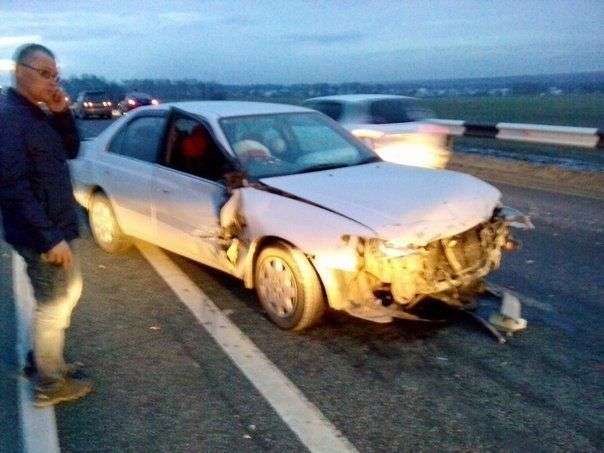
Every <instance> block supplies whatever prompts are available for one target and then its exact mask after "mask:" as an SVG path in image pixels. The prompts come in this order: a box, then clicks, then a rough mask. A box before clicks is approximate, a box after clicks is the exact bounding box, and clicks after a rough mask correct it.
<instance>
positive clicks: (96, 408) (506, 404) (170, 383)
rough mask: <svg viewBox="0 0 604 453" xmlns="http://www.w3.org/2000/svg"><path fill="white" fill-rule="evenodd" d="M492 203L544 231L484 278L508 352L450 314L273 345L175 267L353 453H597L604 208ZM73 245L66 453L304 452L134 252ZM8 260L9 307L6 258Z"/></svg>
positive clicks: (6, 340)
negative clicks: (496, 300)
mask: <svg viewBox="0 0 604 453" xmlns="http://www.w3.org/2000/svg"><path fill="white" fill-rule="evenodd" d="M102 123H105V125H106V124H107V122H101V121H98V122H97V121H94V122H93V121H88V122H86V123H85V126H84V127H85V130H86V133H90V134H95V133H96V132H97V131H98V130H99V129H100V128H102V127H104V124H102ZM499 188H500V189H501V190H502V192H503V193H504V201H505V202H506V204H508V205H510V206H514V207H516V208H518V209H521V210H523V211H525V212H527V213H528V214H530V215H531V217H532V220H533V222H534V223H535V226H536V230H534V231H531V232H526V233H522V234H519V235H518V236H519V238H520V239H521V240H522V241H523V243H524V246H523V248H522V249H521V250H520V251H519V252H516V253H514V254H509V255H507V256H506V259H505V262H504V264H503V266H502V269H501V270H500V271H498V272H497V273H495V274H494V275H493V276H492V277H491V278H490V281H491V282H493V283H496V284H498V285H500V286H504V287H506V288H509V289H511V290H513V291H515V292H517V293H520V294H521V295H522V296H523V298H524V299H525V300H526V304H525V306H524V311H523V315H524V317H525V318H526V319H527V320H528V323H529V328H528V330H527V331H526V332H524V333H522V334H519V335H516V336H515V337H513V338H512V339H511V340H510V341H509V342H508V343H507V344H505V345H498V344H497V343H495V342H494V341H493V339H492V338H491V337H490V336H489V335H488V334H487V333H486V332H485V331H484V330H483V329H482V328H481V327H480V326H479V325H478V324H477V323H475V322H474V321H472V320H471V319H469V318H465V317H460V316H458V315H457V316H456V315H453V314H446V313H441V314H442V315H447V322H445V323H442V324H429V325H427V324H423V323H414V322H405V321H398V322H394V323H392V324H389V325H376V324H371V323H368V322H364V321H361V320H357V319H354V318H350V317H348V316H344V315H339V314H335V313H332V314H330V315H329V316H328V317H327V319H326V320H325V322H324V323H322V324H321V325H320V326H318V327H317V328H314V329H312V330H311V331H308V332H306V333H304V334H293V333H288V332H283V331H281V330H279V329H277V328H276V327H275V326H274V325H273V324H272V323H270V322H269V321H268V320H267V318H266V317H265V315H264V314H263V313H262V311H261V309H260V307H259V305H258V303H257V302H256V299H255V297H254V294H253V293H252V292H250V291H248V290H245V289H243V288H242V287H241V286H240V285H239V283H238V281H236V280H234V279H232V278H229V277H227V276H224V275H222V274H220V273H218V272H215V271H212V270H209V269H207V268H204V267H203V266H200V265H198V264H196V263H193V262H191V261H189V260H186V259H183V258H180V257H177V256H174V255H170V257H171V258H172V259H173V260H174V262H175V263H176V264H177V265H178V267H179V268H180V269H181V270H182V271H184V272H185V273H186V274H187V275H188V277H189V278H190V279H191V280H193V281H194V282H195V283H196V285H198V286H199V287H200V288H202V289H203V291H204V292H205V293H206V294H207V295H208V296H209V297H210V298H211V299H212V300H213V301H214V302H215V303H216V304H217V305H218V306H219V307H220V308H221V310H222V311H223V312H224V313H226V314H228V316H229V318H230V319H231V320H232V321H233V322H234V323H235V324H236V325H237V326H238V328H239V329H241V330H242V331H243V332H244V333H245V335H247V336H248V337H249V338H250V339H251V340H252V341H253V342H254V343H255V344H256V346H258V348H260V350H262V351H263V352H264V354H266V356H267V357H268V358H269V359H270V360H271V361H272V362H273V363H274V364H275V365H276V366H277V367H278V368H279V369H280V370H281V371H282V372H283V373H284V374H285V375H286V376H287V377H288V378H289V379H290V380H291V381H292V382H293V383H294V385H295V386H296V387H298V389H300V391H301V392H302V393H303V394H304V395H305V396H306V397H307V398H308V399H309V400H310V401H311V402H312V403H314V405H315V406H317V407H318V409H320V411H321V412H322V413H323V415H325V417H326V418H327V419H328V420H330V421H331V422H332V423H333V424H334V425H335V426H336V427H337V428H338V429H339V430H340V431H341V432H342V433H343V434H344V436H346V437H347V438H348V440H349V441H350V442H352V444H353V445H354V446H355V447H356V448H357V449H358V450H359V451H367V452H374V451H375V452H378V451H417V450H420V451H495V450H497V451H501V450H503V451H552V450H558V451H560V450H562V451H602V450H603V449H604V431H603V428H602V427H603V426H604V411H603V409H604V392H603V390H604V386H603V385H602V378H603V374H604V347H603V346H604V342H603V335H602V328H601V320H602V319H603V314H604V310H603V306H604V279H603V278H602V275H603V272H604V266H603V264H602V256H604V239H603V238H604V235H603V232H604V231H603V230H604V209H603V208H604V203H602V202H601V201H596V200H591V199H588V198H578V197H572V196H566V195H557V194H553V193H549V192H542V191H537V190H528V189H519V188H515V187H512V186H506V185H499ZM83 233H84V235H83V237H82V239H81V240H79V242H78V245H77V250H78V253H79V255H80V257H81V260H82V263H83V272H84V276H85V291H84V294H83V297H82V300H81V302H80V304H79V306H78V308H77V310H76V312H75V314H74V318H73V322H72V328H71V330H70V334H69V338H68V356H70V357H72V358H77V359H79V360H82V361H83V362H84V363H85V364H86V367H87V372H88V374H89V376H90V377H91V378H92V379H93V381H94V383H95V387H96V392H95V393H94V394H93V395H91V396H89V397H87V398H86V399H84V400H82V401H81V402H78V403H75V404H70V405H64V406H59V407H58V408H57V409H56V417H57V426H58V433H59V440H60V444H61V447H62V450H63V451H65V452H80V451H99V452H100V451H170V452H180V451H183V452H184V451H228V450H231V451H304V450H305V448H304V446H303V445H302V444H301V443H300V441H299V440H298V439H297V438H296V436H295V435H294V434H293V433H292V432H291V430H290V429H289V428H288V426H287V425H286V424H285V423H284V422H283V421H282V420H281V419H280V417H279V416H278V415H277V414H276V413H275V411H274V410H273V409H272V408H271V407H270V405H269V404H268V403H267V402H266V401H265V400H264V398H263V397H262V396H261V395H260V394H259V393H258V391H257V390H256V389H255V388H254V387H253V386H252V385H251V384H250V383H249V381H248V380H247V379H246V377H245V376H244V375H243V374H242V373H241V372H240V371H239V369H238V368H237V367H236V366H234V365H233V363H232V362H231V361H230V360H229V359H228V357H227V356H226V355H225V353H224V352H223V351H222V350H221V349H220V348H219V347H218V346H217V345H216V343H215V342H214V340H212V338H211V337H210V336H209V335H208V333H207V332H206V331H205V330H204V328H203V326H201V325H199V324H198V322H197V321H196V320H195V318H194V317H193V316H192V315H191V313H190V312H189V311H188V310H187V309H186V308H185V307H184V305H183V304H182V303H181V302H180V301H179V300H178V299H177V298H176V296H175V295H174V293H173V292H172V291H171V290H170V288H169V287H168V285H167V284H166V282H165V281H163V280H162V279H161V278H160V277H159V276H158V275H157V274H156V273H155V271H154V270H153V269H152V268H151V267H150V265H149V264H148V263H147V261H146V260H145V259H144V258H143V257H142V256H141V254H140V253H139V252H137V251H136V249H132V250H131V251H129V252H127V253H126V254H123V255H118V256H112V255H108V254H106V253H104V252H102V251H101V250H100V249H99V248H98V247H96V246H95V245H94V243H93V242H92V240H91V239H90V235H89V233H88V230H87V229H86V226H85V222H83ZM0 259H1V260H2V261H1V263H2V268H1V271H0V278H2V286H0V296H1V297H2V300H3V301H9V300H10V298H11V292H10V286H11V285H10V271H9V270H8V267H9V266H10V262H9V255H8V252H7V249H6V248H5V247H4V246H3V247H2V249H1V250H0ZM11 305H12V304H10V303H8V304H7V303H3V304H1V305H0V310H2V311H1V313H0V317H1V319H0V328H1V330H0V341H2V351H4V352H3V355H2V369H1V370H2V377H1V378H0V390H1V391H2V395H3V398H2V411H1V412H0V426H2V427H3V430H2V437H1V438H0V451H18V449H19V445H20V442H21V440H20V439H19V436H18V435H16V434H14V430H12V429H10V426H11V420H13V419H14V417H15V414H16V410H17V409H16V408H15V404H16V398H15V396H14V391H13V385H12V382H13V381H14V379H13V378H11V376H14V369H13V368H14V363H15V360H14V354H11V353H10V350H11V348H12V346H10V343H11V341H14V332H13V330H12V328H11V325H12V323H11V320H10V319H11V318H10V317H11V316H12V315H13V310H12V308H11ZM489 305H490V304H489V303H488V301H485V306H484V308H483V310H484V311H485V312H486V311H487V309H488V308H489ZM491 305H492V304H491ZM11 433H12V434H11Z"/></svg>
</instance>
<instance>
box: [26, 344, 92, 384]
mask: <svg viewBox="0 0 604 453" xmlns="http://www.w3.org/2000/svg"><path fill="white" fill-rule="evenodd" d="M83 369H84V364H83V363H82V362H72V363H66V364H65V368H64V369H63V376H65V377H69V378H73V379H82V378H84V377H85V375H84V371H83ZM37 373H38V367H37V366H36V361H35V359H34V353H33V351H29V352H28V353H27V357H26V358H25V366H24V367H23V374H24V375H25V377H27V378H30V379H31V378H33V377H35V376H36V374H37Z"/></svg>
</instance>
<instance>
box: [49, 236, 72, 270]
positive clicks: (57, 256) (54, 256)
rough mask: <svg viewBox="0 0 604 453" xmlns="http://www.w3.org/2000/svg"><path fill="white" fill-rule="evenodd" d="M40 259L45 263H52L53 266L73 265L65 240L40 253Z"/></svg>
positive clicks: (65, 266)
mask: <svg viewBox="0 0 604 453" xmlns="http://www.w3.org/2000/svg"><path fill="white" fill-rule="evenodd" d="M42 259H43V260H45V261H46V262H47V263H50V264H54V265H55V266H63V267H64V268H69V267H71V266H72V265H73V255H72V253H71V249H70V248H69V244H68V243H67V242H65V241H61V242H59V243H58V244H57V245H55V246H54V247H53V248H51V249H50V250H49V251H48V252H46V253H43V254H42Z"/></svg>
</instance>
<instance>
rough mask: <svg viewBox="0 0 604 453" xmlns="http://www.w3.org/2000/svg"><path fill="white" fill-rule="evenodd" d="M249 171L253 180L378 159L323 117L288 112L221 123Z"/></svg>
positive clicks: (227, 120)
mask: <svg viewBox="0 0 604 453" xmlns="http://www.w3.org/2000/svg"><path fill="white" fill-rule="evenodd" d="M220 125H221V127H222V130H223V131H224V134H225V136H226V138H227V140H228V142H229V144H230V146H231V148H232V149H233V151H234V152H235V154H236V156H237V158H238V160H239V162H240V163H241V165H242V167H243V168H244V170H245V171H246V173H247V174H248V175H249V176H251V177H253V178H263V177H268V176H280V175H288V174H296V173H303V172H308V171H317V170H320V169H325V168H337V167H347V166H351V165H360V164H363V163H367V162H371V161H375V160H376V159H378V158H377V156H376V155H375V154H374V153H373V152H371V151H370V150H369V149H367V148H366V147H365V146H363V145H362V144H361V143H360V142H358V141H357V140H356V139H354V137H352V136H351V135H349V134H348V132H346V131H345V130H344V129H342V128H340V127H339V126H337V125H334V124H333V123H332V122H331V121H328V120H326V119H325V117H324V116H323V115H319V114H317V113H312V112H308V113H282V114H267V115H249V116H242V117H230V118H223V119H221V120H220Z"/></svg>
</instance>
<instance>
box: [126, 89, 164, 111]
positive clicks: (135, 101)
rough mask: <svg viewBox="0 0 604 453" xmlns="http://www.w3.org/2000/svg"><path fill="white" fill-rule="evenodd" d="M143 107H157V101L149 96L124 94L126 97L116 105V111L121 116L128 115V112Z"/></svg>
mask: <svg viewBox="0 0 604 453" xmlns="http://www.w3.org/2000/svg"><path fill="white" fill-rule="evenodd" d="M145 105H159V101H158V100H157V99H154V98H153V97H152V96H151V95H149V94H146V93H141V92H139V91H134V92H132V93H128V94H126V97H124V99H122V100H121V101H120V102H119V103H118V105H117V109H118V110H119V112H120V113H121V114H122V115H123V114H125V113H128V112H129V111H130V110H134V109H135V108H137V107H141V106H145Z"/></svg>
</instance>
